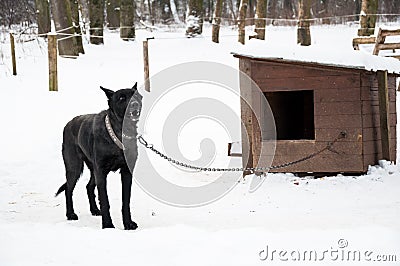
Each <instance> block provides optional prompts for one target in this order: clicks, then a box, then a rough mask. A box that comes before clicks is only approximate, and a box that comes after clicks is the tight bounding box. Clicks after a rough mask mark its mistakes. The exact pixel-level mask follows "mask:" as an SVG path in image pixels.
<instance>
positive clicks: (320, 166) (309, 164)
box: [260, 153, 368, 173]
mask: <svg viewBox="0 0 400 266" xmlns="http://www.w3.org/2000/svg"><path fill="white" fill-rule="evenodd" d="M298 159H299V156H296V155H286V156H275V157H274V160H273V162H272V165H280V164H284V163H287V162H291V161H295V160H298ZM263 160H264V158H261V160H260V165H262V162H263ZM367 170H368V169H366V168H365V167H364V164H363V157H362V155H342V156H338V155H337V154H332V153H330V154H329V153H324V154H320V155H318V156H317V157H314V158H312V159H310V160H307V161H304V162H301V163H298V164H295V165H292V166H289V167H285V168H281V169H276V170H272V171H271V172H317V173H319V172H329V173H333V172H365V171H367Z"/></svg>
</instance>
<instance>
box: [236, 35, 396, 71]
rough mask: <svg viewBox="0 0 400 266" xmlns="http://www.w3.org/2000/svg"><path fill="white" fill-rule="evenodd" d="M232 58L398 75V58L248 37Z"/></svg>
mask: <svg viewBox="0 0 400 266" xmlns="http://www.w3.org/2000/svg"><path fill="white" fill-rule="evenodd" d="M232 54H233V55H234V56H235V57H247V58H253V59H267V60H273V61H293V62H305V63H315V64H321V65H326V66H333V67H341V68H351V69H359V70H367V71H374V72H375V71H378V70H387V71H388V73H393V74H397V75H400V60H398V59H395V58H389V57H382V56H376V55H372V54H368V53H367V52H364V51H355V50H353V48H352V47H351V45H349V48H348V49H344V48H343V49H340V48H337V50H331V49H329V50H328V49H327V48H326V47H324V46H318V45H314V46H313V45H311V46H300V45H285V44H282V45H279V46H277V45H276V44H268V43H266V42H265V41H259V40H251V41H249V42H248V44H246V45H245V46H242V47H240V48H239V49H237V50H236V51H234V52H232Z"/></svg>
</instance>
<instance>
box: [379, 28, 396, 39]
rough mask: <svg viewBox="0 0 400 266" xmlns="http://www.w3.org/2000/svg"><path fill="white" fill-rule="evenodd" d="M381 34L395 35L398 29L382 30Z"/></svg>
mask: <svg viewBox="0 0 400 266" xmlns="http://www.w3.org/2000/svg"><path fill="white" fill-rule="evenodd" d="M381 35H382V36H385V37H386V36H396V35H400V29H396V30H382V33H381Z"/></svg>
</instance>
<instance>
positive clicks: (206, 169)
mask: <svg viewBox="0 0 400 266" xmlns="http://www.w3.org/2000/svg"><path fill="white" fill-rule="evenodd" d="M346 136H347V133H346V132H345V131H342V132H340V133H339V135H338V136H337V137H336V138H335V139H334V140H333V141H330V142H328V143H327V144H326V146H325V147H324V148H323V149H321V150H319V151H317V152H314V153H312V154H310V155H307V156H305V157H303V158H300V159H298V160H295V161H291V162H287V163H283V164H279V165H273V166H265V167H238V168H218V167H212V168H210V167H200V166H194V165H190V164H187V163H183V162H180V161H178V160H174V159H173V158H171V157H168V156H167V155H165V154H164V153H162V152H160V151H159V150H157V149H156V148H154V146H153V145H152V144H149V143H148V142H147V141H146V140H145V139H144V138H143V136H142V135H138V137H137V139H138V141H139V143H140V144H142V145H143V146H144V147H145V148H147V149H149V150H151V151H152V152H154V153H155V154H157V155H158V156H160V157H161V158H163V159H165V160H167V161H168V162H170V163H172V164H175V165H177V166H181V167H184V168H187V169H192V170H198V171H204V172H244V171H249V172H252V173H254V172H268V171H270V170H274V169H280V168H285V167H288V166H291V165H294V164H298V163H301V162H304V161H307V160H310V159H312V158H314V157H315V156H317V155H319V154H321V153H322V152H324V151H326V150H329V151H331V152H334V153H337V154H339V152H337V151H336V150H334V149H333V145H334V144H335V143H336V142H338V141H339V140H340V139H343V138H346Z"/></svg>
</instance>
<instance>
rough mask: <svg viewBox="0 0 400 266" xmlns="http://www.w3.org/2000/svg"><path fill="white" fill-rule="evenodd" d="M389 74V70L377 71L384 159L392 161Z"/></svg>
mask: <svg viewBox="0 0 400 266" xmlns="http://www.w3.org/2000/svg"><path fill="white" fill-rule="evenodd" d="M387 74H388V72H387V70H385V71H382V70H379V71H378V72H377V78H378V98H379V122H380V130H381V144H382V159H385V160H388V161H390V160H391V159H392V158H391V157H390V125H389V93H388V77H387Z"/></svg>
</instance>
